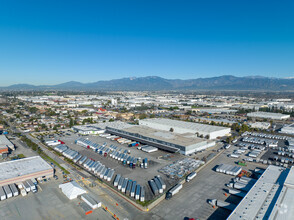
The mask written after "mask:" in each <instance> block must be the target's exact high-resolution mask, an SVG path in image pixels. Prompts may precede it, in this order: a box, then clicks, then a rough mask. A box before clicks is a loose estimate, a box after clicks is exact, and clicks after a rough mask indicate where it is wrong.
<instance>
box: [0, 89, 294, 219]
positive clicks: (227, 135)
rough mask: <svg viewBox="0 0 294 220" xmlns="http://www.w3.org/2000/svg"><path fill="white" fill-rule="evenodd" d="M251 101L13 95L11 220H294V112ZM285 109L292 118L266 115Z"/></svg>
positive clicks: (7, 162)
mask: <svg viewBox="0 0 294 220" xmlns="http://www.w3.org/2000/svg"><path fill="white" fill-rule="evenodd" d="M143 94H144V95H143ZM140 96H141V97H142V98H140ZM135 97H136V98H135ZM143 97H144V98H143ZM163 97H164V98H163ZM94 100H96V101H94ZM136 100H137V101H136ZM147 100H148V101H147ZM179 100H181V101H179ZM216 100H217V102H216ZM240 100H242V103H243V104H242V105H240V104H239V103H240ZM249 100H250V104H245V103H246V98H245V97H238V96H234V97H233V96H231V97H228V96H227V97H226V96H205V95H201V96H197V95H191V94H186V95H183V94H179V95H176V94H173V95H171V94H160V95H157V94H154V93H152V92H149V93H148V92H145V93H137V94H136V95H134V93H128V92H124V93H123V94H118V93H109V95H103V96H100V95H98V94H97V95H91V96H89V95H54V96H48V95H42V96H24V95H19V96H16V97H14V96H13V97H12V96H10V95H8V94H5V93H4V94H3V95H2V97H1V102H2V105H1V119H0V120H1V135H0V148H1V155H2V159H1V162H0V170H1V175H0V186H1V187H0V193H1V197H0V198H1V201H0V209H1V213H3V215H2V217H6V218H7V219H12V218H17V215H21V216H29V215H33V216H35V218H43V216H47V217H48V218H50V219H51V218H52V219H53V218H54V219H56V218H57V219H58V218H61V219H62V218H73V219H81V218H82V219H97V217H96V216H97V215H99V216H100V215H101V216H104V217H103V219H113V218H115V219H136V218H138V216H140V219H175V218H176V219H178V218H180V219H181V218H182V217H183V218H184V217H189V218H195V219H239V218H243V217H245V216H246V218H247V219H248V216H250V218H249V219H255V218H265V219H280V217H279V216H281V215H282V214H281V213H280V209H277V208H276V207H277V206H281V207H287V211H285V214H283V216H284V217H285V216H286V219H290V216H291V208H292V203H291V201H290V200H291V193H292V191H293V172H294V170H293V167H292V165H293V164H294V159H293V158H294V150H293V148H294V146H293V143H294V141H293V140H294V133H293V132H292V133H291V130H290V129H288V127H291V126H292V124H293V121H294V119H293V118H292V115H293V111H292V109H283V108H282V106H283V105H282V104H283V103H284V106H285V107H286V106H287V108H289V106H294V105H292V104H291V101H292V100H291V99H287V100H285V99H284V100H282V101H280V100H272V99H268V101H264V100H263V101H262V102H260V101H259V98H250V99H248V102H249ZM252 102H255V104H254V105H252V104H251V103H252ZM73 103H74V104H73ZM134 103H135V104H134ZM257 106H260V107H259V109H258V110H256V108H257ZM275 106H279V108H280V111H283V112H287V113H278V114H277V113H274V112H270V113H268V114H263V109H264V108H268V109H270V108H272V109H273V110H274V111H276V110H277V107H275ZM251 107H252V109H251ZM244 109H247V110H246V112H245V110H244ZM244 112H245V113H244ZM199 119H201V120H199ZM229 121H230V122H231V123H228V122H229ZM285 129H286V130H285ZM22 197H25V198H22ZM49 198H50V199H49ZM23 199H25V200H26V201H31V202H29V203H26V206H27V207H26V208H24V207H23V205H20V204H22V202H21V201H22V200H23ZM48 199H49V200H48ZM37 201H39V202H38V203H37V204H36V202H37ZM249 201H250V202H249ZM12 204H14V205H15V208H16V209H15V208H12ZM18 204H19V205H18ZM44 204H46V205H44ZM31 205H34V206H37V207H39V208H38V209H40V210H41V211H40V212H35V211H32V212H27V211H26V210H27V209H32V208H30V206H31ZM248 206H250V207H252V208H250V207H248ZM49 207H52V208H49ZM76 207H78V208H76ZM7 208H8V209H7ZM65 209H68V210H72V211H71V212H70V214H69V213H67V214H66V213H64V211H63V210H65ZM4 210H10V211H9V212H8V211H4ZM13 210H14V211H13ZM33 210H35V209H33ZM53 210H54V211H53Z"/></svg>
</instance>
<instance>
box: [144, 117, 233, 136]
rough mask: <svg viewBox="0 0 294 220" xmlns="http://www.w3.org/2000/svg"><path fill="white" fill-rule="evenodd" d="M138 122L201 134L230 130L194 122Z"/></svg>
mask: <svg viewBox="0 0 294 220" xmlns="http://www.w3.org/2000/svg"><path fill="white" fill-rule="evenodd" d="M140 122H143V123H144V122H151V123H154V124H161V125H166V126H170V127H178V128H182V129H189V130H193V131H201V132H206V133H211V132H215V131H222V130H227V129H230V128H227V127H221V126H214V125H206V124H200V123H195V122H186V121H178V120H172V119H165V118H150V119H143V120H140Z"/></svg>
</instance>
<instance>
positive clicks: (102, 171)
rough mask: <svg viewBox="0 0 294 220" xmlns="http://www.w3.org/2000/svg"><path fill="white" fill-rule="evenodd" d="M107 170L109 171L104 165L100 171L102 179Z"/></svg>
mask: <svg viewBox="0 0 294 220" xmlns="http://www.w3.org/2000/svg"><path fill="white" fill-rule="evenodd" d="M106 171H107V168H106V167H105V166H104V167H103V168H102V170H101V172H100V175H99V177H100V178H101V179H103V177H104V174H105V172H106Z"/></svg>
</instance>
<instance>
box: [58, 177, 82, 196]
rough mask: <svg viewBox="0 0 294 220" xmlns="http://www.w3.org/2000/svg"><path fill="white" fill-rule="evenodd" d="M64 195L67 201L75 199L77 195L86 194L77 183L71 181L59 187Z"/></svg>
mask: <svg viewBox="0 0 294 220" xmlns="http://www.w3.org/2000/svg"><path fill="white" fill-rule="evenodd" d="M59 188H60V189H61V190H62V192H63V193H64V195H66V196H67V198H69V199H76V198H77V197H78V196H79V195H82V194H84V193H87V191H86V190H84V189H83V188H82V187H81V186H80V185H79V184H78V183H77V182H75V181H72V182H68V183H63V184H60V185H59Z"/></svg>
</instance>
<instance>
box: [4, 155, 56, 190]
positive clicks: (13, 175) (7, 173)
mask: <svg viewBox="0 0 294 220" xmlns="http://www.w3.org/2000/svg"><path fill="white" fill-rule="evenodd" d="M53 175H54V170H53V168H52V167H51V166H50V165H49V164H48V163H47V162H46V161H45V160H43V159H42V158H41V157H40V156H34V157H28V158H24V159H19V160H12V161H8V162H3V163H0V186H4V185H7V184H13V183H19V182H22V181H25V180H28V179H32V178H39V177H45V178H48V177H53Z"/></svg>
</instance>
